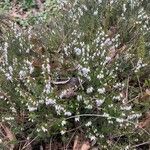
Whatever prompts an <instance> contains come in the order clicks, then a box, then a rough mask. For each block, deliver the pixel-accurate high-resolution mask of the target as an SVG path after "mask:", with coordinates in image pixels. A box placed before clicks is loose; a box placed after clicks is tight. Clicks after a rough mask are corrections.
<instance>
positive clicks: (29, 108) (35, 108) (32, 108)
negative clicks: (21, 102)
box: [28, 106, 37, 112]
mask: <svg viewBox="0 0 150 150" xmlns="http://www.w3.org/2000/svg"><path fill="white" fill-rule="evenodd" d="M28 110H29V111H30V112H31V111H35V110H37V107H32V106H28Z"/></svg>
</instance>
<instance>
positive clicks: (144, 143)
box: [131, 141, 150, 148]
mask: <svg viewBox="0 0 150 150" xmlns="http://www.w3.org/2000/svg"><path fill="white" fill-rule="evenodd" d="M146 144H150V141H147V142H143V143H140V144H137V145H133V146H131V148H136V147H139V146H142V145H146Z"/></svg>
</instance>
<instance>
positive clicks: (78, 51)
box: [74, 47, 81, 55]
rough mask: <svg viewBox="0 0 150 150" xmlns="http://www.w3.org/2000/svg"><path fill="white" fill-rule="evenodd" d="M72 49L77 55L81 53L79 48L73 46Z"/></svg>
mask: <svg viewBox="0 0 150 150" xmlns="http://www.w3.org/2000/svg"><path fill="white" fill-rule="evenodd" d="M74 51H75V53H76V54H77V55H81V49H80V48H76V47H75V48H74Z"/></svg>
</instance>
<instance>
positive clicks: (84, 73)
mask: <svg viewBox="0 0 150 150" xmlns="http://www.w3.org/2000/svg"><path fill="white" fill-rule="evenodd" d="M89 72H90V69H89V68H80V74H81V75H83V76H84V77H88V73H89Z"/></svg>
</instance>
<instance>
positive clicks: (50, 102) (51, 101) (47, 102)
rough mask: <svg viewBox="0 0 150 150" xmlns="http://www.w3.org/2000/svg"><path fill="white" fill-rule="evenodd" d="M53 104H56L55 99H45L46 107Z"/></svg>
mask: <svg viewBox="0 0 150 150" xmlns="http://www.w3.org/2000/svg"><path fill="white" fill-rule="evenodd" d="M55 103H56V100H55V99H54V100H53V99H50V98H46V102H45V104H46V105H53V104H55Z"/></svg>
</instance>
